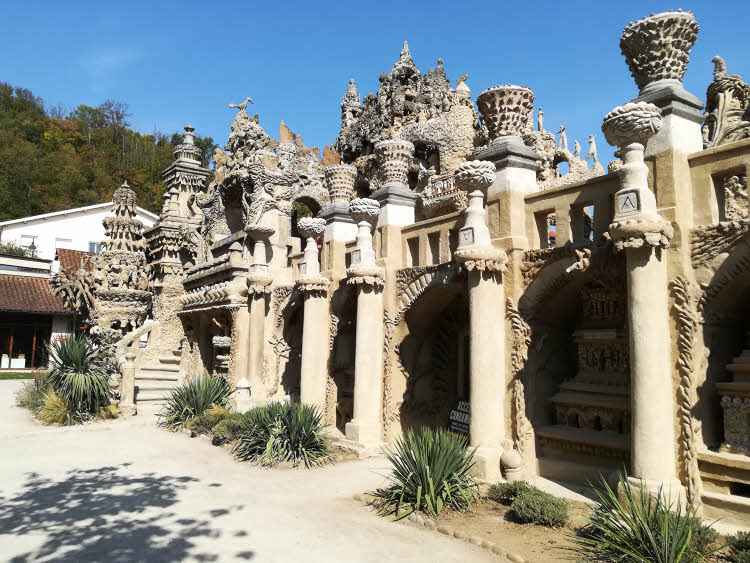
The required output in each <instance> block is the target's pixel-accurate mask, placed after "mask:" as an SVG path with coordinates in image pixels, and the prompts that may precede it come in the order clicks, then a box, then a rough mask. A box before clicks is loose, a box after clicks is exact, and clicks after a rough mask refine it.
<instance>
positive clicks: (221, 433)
mask: <svg viewBox="0 0 750 563" xmlns="http://www.w3.org/2000/svg"><path fill="white" fill-rule="evenodd" d="M244 428H245V415H244V414H242V413H238V412H230V413H229V414H228V415H227V416H225V417H224V419H223V420H222V421H221V422H219V423H218V424H217V425H216V426H214V427H213V428H212V429H211V436H212V438H211V443H212V444H213V445H215V446H219V445H221V444H226V443H228V442H233V441H234V440H236V439H237V438H239V435H240V432H241V431H242V430H243V429H244Z"/></svg>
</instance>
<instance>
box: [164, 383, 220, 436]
mask: <svg viewBox="0 0 750 563" xmlns="http://www.w3.org/2000/svg"><path fill="white" fill-rule="evenodd" d="M231 393H232V388H231V387H230V386H229V383H228V382H227V380H226V379H224V378H223V377H211V376H210V375H201V376H198V377H194V378H193V379H191V380H189V381H186V382H185V383H183V384H182V385H178V386H177V387H175V388H174V389H172V391H171V392H170V393H169V395H168V396H167V399H166V402H165V404H164V407H163V408H162V410H161V412H159V414H158V415H157V416H158V418H159V425H160V426H163V427H166V428H169V429H171V430H179V429H180V428H184V427H185V425H187V424H188V422H189V421H191V420H192V419H194V418H196V417H198V416H200V415H202V414H203V413H204V412H205V411H207V410H208V409H209V408H211V407H214V406H218V407H225V406H226V404H227V403H228V402H229V395H230V394H231Z"/></svg>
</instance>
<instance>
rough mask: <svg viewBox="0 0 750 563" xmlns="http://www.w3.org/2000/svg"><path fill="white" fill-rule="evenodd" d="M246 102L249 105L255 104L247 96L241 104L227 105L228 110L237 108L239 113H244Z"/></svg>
mask: <svg viewBox="0 0 750 563" xmlns="http://www.w3.org/2000/svg"><path fill="white" fill-rule="evenodd" d="M247 102H250V103H251V104H252V103H255V102H253V100H252V99H250V96H248V97H247V98H245V101H244V102H242V103H241V104H229V107H230V108H237V109H239V110H241V111H245V108H246V107H247Z"/></svg>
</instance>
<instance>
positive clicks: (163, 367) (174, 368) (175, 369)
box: [139, 364, 180, 373]
mask: <svg viewBox="0 0 750 563" xmlns="http://www.w3.org/2000/svg"><path fill="white" fill-rule="evenodd" d="M139 371H144V372H152V371H163V372H169V373H180V366H179V365H173V364H159V365H153V364H151V365H147V366H143V367H142V368H141V369H140V370H139Z"/></svg>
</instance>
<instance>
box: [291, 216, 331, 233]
mask: <svg viewBox="0 0 750 563" xmlns="http://www.w3.org/2000/svg"><path fill="white" fill-rule="evenodd" d="M325 230H326V220H325V219H319V218H314V217H302V218H301V219H300V220H299V221H297V231H299V234H300V235H302V236H303V237H305V238H317V237H319V236H321V235H322V234H323V233H324V232H325Z"/></svg>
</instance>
